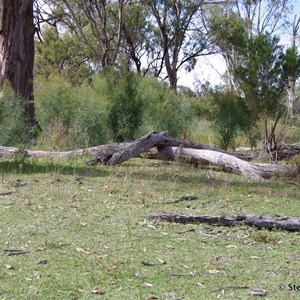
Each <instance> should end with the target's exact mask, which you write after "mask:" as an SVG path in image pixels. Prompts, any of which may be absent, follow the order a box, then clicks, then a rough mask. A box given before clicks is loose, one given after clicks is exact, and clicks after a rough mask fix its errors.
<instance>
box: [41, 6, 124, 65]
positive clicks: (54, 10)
mask: <svg viewBox="0 0 300 300" xmlns="http://www.w3.org/2000/svg"><path fill="white" fill-rule="evenodd" d="M126 3H127V1H125V0H118V1H109V0H48V1H47V4H48V6H47V9H45V11H44V14H48V15H49V17H51V16H54V15H61V16H62V17H61V20H60V22H59V23H58V24H59V25H60V26H61V27H62V29H63V30H68V31H69V32H70V33H71V34H72V33H74V34H75V35H76V36H77V38H78V40H79V41H80V42H81V43H83V44H84V45H85V46H86V47H88V48H89V49H90V51H91V53H92V55H93V57H94V67H95V68H97V67H98V68H99V69H105V68H109V67H111V66H113V65H114V63H115V61H116V59H117V57H118V55H119V52H120V44H121V39H122V26H123V12H124V7H125V5H126ZM112 19H113V22H112Z"/></svg>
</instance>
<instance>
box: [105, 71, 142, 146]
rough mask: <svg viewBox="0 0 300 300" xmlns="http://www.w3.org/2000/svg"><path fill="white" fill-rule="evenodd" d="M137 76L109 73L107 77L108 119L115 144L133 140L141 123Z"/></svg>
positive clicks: (129, 73)
mask: <svg viewBox="0 0 300 300" xmlns="http://www.w3.org/2000/svg"><path fill="white" fill-rule="evenodd" d="M139 82H140V79H139V78H138V75H136V74H134V73H133V72H126V73H121V74H120V73H117V72H113V71H112V72H110V73H109V74H108V75H107V88H108V91H107V97H108V98H109V100H110V102H111V104H110V111H109V119H110V122H111V127H112V130H113V133H114V138H115V140H116V141H117V142H123V141H125V140H133V139H134V138H135V133H136V132H137V130H138V128H139V126H140V124H141V122H142V112H143V106H142V97H141V95H140V93H139Z"/></svg>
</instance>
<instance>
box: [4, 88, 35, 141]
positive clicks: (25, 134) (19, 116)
mask: <svg viewBox="0 0 300 300" xmlns="http://www.w3.org/2000/svg"><path fill="white" fill-rule="evenodd" d="M1 93H3V97H2V99H1V100H0V144H1V145H3V146H13V145H22V144H26V143H29V142H30V136H31V134H30V127H29V126H28V124H27V122H26V118H25V108H24V104H23V103H24V102H23V100H22V99H21V97H20V96H19V95H17V94H16V93H15V92H14V91H13V89H12V88H11V87H10V86H9V85H8V84H4V86H3V87H2V91H1Z"/></svg>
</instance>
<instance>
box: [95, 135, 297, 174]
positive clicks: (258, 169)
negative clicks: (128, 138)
mask: <svg viewBox="0 0 300 300" xmlns="http://www.w3.org/2000/svg"><path fill="white" fill-rule="evenodd" d="M153 147H156V148H157V152H156V153H154V154H153V153H150V154H149V157H150V158H156V159H162V160H173V161H174V160H175V161H184V162H190V163H193V164H195V163H200V164H212V165H218V166H221V167H223V168H224V169H226V170H230V171H235V172H237V173H239V174H242V175H244V176H246V177H249V178H251V179H255V180H259V179H263V178H270V177H271V176H272V175H279V176H295V175H297V174H298V173H299V169H300V168H299V166H298V165H283V164H254V163H249V162H247V161H244V160H242V159H240V157H242V158H244V156H243V155H239V154H235V153H230V152H226V151H220V150H217V149H215V148H210V147H208V146H205V145H201V144H197V143H194V142H191V141H187V140H180V139H175V138H172V137H169V136H167V135H166V134H165V133H164V132H152V133H149V134H147V135H145V136H143V137H141V138H139V139H137V140H136V141H134V142H131V143H128V144H127V145H126V146H124V147H122V148H120V149H118V150H114V149H113V148H110V149H106V150H104V151H99V152H98V153H97V155H95V156H94V158H93V159H92V160H91V161H90V162H89V163H90V164H94V163H98V162H103V163H105V164H107V165H116V164H120V163H123V162H124V161H126V160H128V159H131V158H133V157H137V156H139V155H140V154H141V153H144V152H146V151H149V150H150V149H152V148H153ZM191 148H193V149H191ZM246 158H247V159H249V156H246Z"/></svg>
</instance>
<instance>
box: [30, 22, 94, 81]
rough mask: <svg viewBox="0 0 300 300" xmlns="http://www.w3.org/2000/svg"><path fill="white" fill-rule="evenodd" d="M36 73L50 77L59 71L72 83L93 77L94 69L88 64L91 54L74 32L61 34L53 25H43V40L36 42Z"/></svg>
mask: <svg viewBox="0 0 300 300" xmlns="http://www.w3.org/2000/svg"><path fill="white" fill-rule="evenodd" d="M35 52H36V53H35V73H36V74H38V75H44V76H46V77H48V76H49V75H50V74H51V73H53V72H57V73H58V74H60V75H61V76H63V77H65V78H67V79H68V81H70V82H72V83H82V82H84V81H87V80H88V79H90V78H91V76H92V74H93V71H92V69H91V68H90V66H89V65H88V64H87V62H88V61H89V60H91V55H90V53H89V51H88V49H87V47H86V45H84V44H83V43H79V41H78V40H77V38H76V37H75V35H74V34H71V33H68V32H65V33H63V34H59V32H58V31H57V29H56V28H54V27H53V26H51V27H50V26H45V27H43V42H41V41H39V40H36V42H35Z"/></svg>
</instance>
